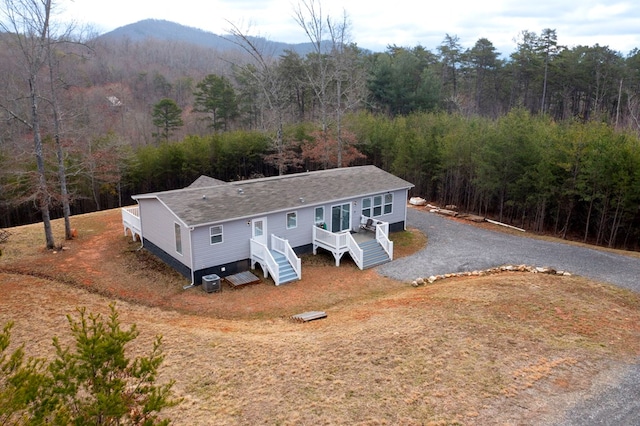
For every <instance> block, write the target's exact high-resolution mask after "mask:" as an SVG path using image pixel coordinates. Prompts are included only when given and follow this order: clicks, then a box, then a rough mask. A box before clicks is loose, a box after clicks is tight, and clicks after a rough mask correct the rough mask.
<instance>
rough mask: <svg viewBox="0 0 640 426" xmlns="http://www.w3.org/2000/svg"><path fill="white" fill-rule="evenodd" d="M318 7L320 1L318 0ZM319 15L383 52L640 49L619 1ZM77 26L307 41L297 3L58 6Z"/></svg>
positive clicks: (342, 1)
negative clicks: (158, 23) (529, 42)
mask: <svg viewBox="0 0 640 426" xmlns="http://www.w3.org/2000/svg"><path fill="white" fill-rule="evenodd" d="M316 1H317V0H316ZM320 3H321V5H322V12H323V14H324V15H325V16H331V17H332V18H334V19H335V20H341V19H342V13H343V11H346V12H347V14H348V17H349V19H350V23H351V30H352V39H353V41H354V42H356V43H357V44H358V45H359V46H361V47H364V48H369V49H372V50H384V49H385V48H386V46H388V45H392V44H396V45H399V46H407V47H412V46H416V45H418V44H421V45H422V46H424V47H426V48H428V49H430V50H432V51H435V49H436V48H437V46H438V45H440V44H441V43H442V40H443V39H444V37H445V35H446V34H450V35H452V36H453V35H457V36H458V37H459V38H460V42H461V44H462V46H463V47H464V48H468V47H472V46H473V44H475V42H476V41H477V40H478V39H479V38H482V37H484V38H487V39H489V40H490V41H491V42H492V43H493V44H494V46H496V48H497V50H498V51H500V52H502V53H503V54H504V55H508V54H509V53H511V51H513V49H514V48H515V42H514V39H515V38H516V37H517V35H518V34H519V33H520V32H521V31H523V30H528V31H533V32H536V33H538V34H539V33H540V32H541V31H542V30H543V29H545V28H552V29H556V31H557V35H558V42H559V43H560V44H562V45H567V46H570V47H571V46H575V45H579V44H581V45H593V44H595V43H598V44H600V45H603V46H606V45H608V46H609V47H610V48H612V49H614V50H619V51H621V52H623V53H627V52H628V51H630V50H631V49H632V48H634V47H640V31H639V30H638V29H639V28H640V2H635V1H634V2H631V1H616V0H565V1H562V2H558V1H557V0H536V1H535V2H523V1H522V0H497V1H478V0H457V1H455V2H439V3H436V2H424V1H423V2H416V1H414V0H391V1H390V0H384V1H382V0H368V1H367V0H350V1H346V0H323V1H322V0H321V1H320ZM60 4H61V5H62V6H64V7H65V8H66V9H67V11H68V14H67V15H66V17H73V18H74V19H75V20H76V21H79V22H88V23H94V24H96V26H97V27H98V29H99V30H102V31H110V30H112V29H115V28H117V27H119V26H123V25H126V24H130V23H133V22H137V21H139V20H142V19H147V18H154V19H166V20H170V21H174V22H178V23H180V24H183V25H189V26H192V27H196V28H201V29H203V30H206V31H211V32H214V33H218V34H219V33H223V32H225V30H227V29H229V28H230V24H229V22H232V23H234V24H236V25H238V26H239V27H240V28H242V29H243V30H248V31H250V32H251V33H252V34H255V35H261V36H264V37H267V38H269V39H271V40H274V41H285V42H294V43H295V42H306V41H308V40H307V38H306V35H305V34H304V32H303V31H302V29H301V28H300V27H299V25H298V24H297V23H296V22H295V20H294V18H293V15H294V7H295V6H296V5H297V4H298V2H297V0H208V1H206V2H202V1H196V0H181V1H180V2H175V1H168V0H153V1H152V0H126V1H125V0H110V1H109V2H96V1H95V0H61V2H60Z"/></svg>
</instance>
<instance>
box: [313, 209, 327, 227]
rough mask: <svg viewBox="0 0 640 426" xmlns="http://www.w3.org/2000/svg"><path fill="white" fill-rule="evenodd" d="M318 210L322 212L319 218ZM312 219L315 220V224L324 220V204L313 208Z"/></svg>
mask: <svg viewBox="0 0 640 426" xmlns="http://www.w3.org/2000/svg"><path fill="white" fill-rule="evenodd" d="M318 210H319V211H321V212H322V215H321V217H320V218H318ZM313 219H314V220H315V224H316V225H320V224H322V223H325V222H324V206H320V207H316V208H315V209H314V210H313Z"/></svg>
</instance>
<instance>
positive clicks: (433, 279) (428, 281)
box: [411, 265, 571, 287]
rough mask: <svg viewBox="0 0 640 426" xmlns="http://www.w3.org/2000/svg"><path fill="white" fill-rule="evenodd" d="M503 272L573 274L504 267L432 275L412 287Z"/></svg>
mask: <svg viewBox="0 0 640 426" xmlns="http://www.w3.org/2000/svg"><path fill="white" fill-rule="evenodd" d="M502 272H529V273H532V274H549V275H560V276H564V277H570V276H571V273H569V272H566V271H558V270H556V269H553V268H549V267H540V266H530V265H502V266H497V267H495V268H489V269H484V270H480V271H467V272H454V273H451V274H442V275H431V276H430V277H428V278H417V279H415V280H413V281H412V282H411V286H412V287H420V286H423V285H425V284H433V283H434V282H436V281H440V280H444V279H447V278H458V277H483V276H486V275H494V274H499V273H502Z"/></svg>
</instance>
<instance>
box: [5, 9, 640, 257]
mask: <svg viewBox="0 0 640 426" xmlns="http://www.w3.org/2000/svg"><path fill="white" fill-rule="evenodd" d="M2 5H3V6H2V7H1V8H0V16H2V19H0V118H1V119H2V126H1V127H0V227H10V226H15V225H19V224H23V223H28V222H40V221H42V222H43V225H44V235H45V240H46V245H47V247H50V248H52V247H54V246H55V245H56V242H55V241H54V240H53V235H51V230H50V224H49V222H50V220H51V219H53V218H58V217H64V218H65V224H66V228H67V231H68V233H67V236H68V237H70V235H71V233H70V228H71V222H72V220H73V217H72V216H73V214H78V213H85V212H90V211H95V210H100V209H107V208H115V207H118V206H123V205H130V204H132V200H131V198H130V197H131V195H133V194H138V193H143V192H152V191H161V190H168V189H175V188H181V187H184V186H186V185H189V184H190V183H191V182H192V181H193V180H195V179H196V178H197V177H198V176H200V175H202V174H204V175H208V176H211V177H214V178H217V179H221V180H225V181H230V180H240V179H247V178H252V177H260V176H272V175H277V174H286V173H295V172H299V171H304V170H316V169H325V168H332V167H346V166H352V165H362V164H374V165H376V166H378V167H381V168H383V169H385V170H387V171H390V172H392V173H394V174H396V175H398V176H400V177H402V178H404V179H406V180H408V181H410V182H412V183H413V184H414V185H415V188H414V189H413V190H412V195H417V196H421V197H424V198H426V199H428V200H429V201H432V202H434V203H440V204H454V205H456V206H458V208H459V209H460V210H463V211H468V212H472V213H476V214H479V215H483V216H487V217H491V218H494V219H496V220H499V221H502V222H505V223H509V224H513V225H515V226H518V227H522V228H525V229H527V230H529V231H532V232H537V233H548V234H553V235H556V236H559V237H562V238H570V239H574V240H579V241H584V242H587V243H592V244H598V245H603V246H608V247H616V248H625V249H631V250H639V249H640V139H639V136H640V50H638V49H634V50H633V51H631V52H625V53H622V52H617V51H614V50H612V49H610V48H609V47H607V46H600V45H598V44H596V45H593V46H571V47H568V46H562V45H560V44H559V43H558V35H557V34H556V31H555V30H553V29H542V30H541V31H540V32H539V33H536V32H533V31H529V30H523V31H522V32H521V33H520V34H519V36H518V39H517V41H516V43H515V47H514V50H513V52H511V53H510V54H508V55H504V54H503V53H502V52H498V51H496V49H495V47H494V46H493V44H492V43H491V41H490V40H487V39H486V38H479V39H478V40H477V42H476V43H475V44H474V45H473V46H471V47H467V48H465V47H463V46H462V45H461V44H460V41H459V39H458V37H457V36H455V35H449V34H445V35H444V37H443V41H442V43H441V44H440V45H439V46H437V47H436V48H435V49H434V50H433V51H431V50H429V49H427V48H425V47H423V46H395V45H390V46H388V47H387V49H386V50H385V51H384V52H370V51H366V50H363V49H360V48H359V47H358V45H357V43H356V42H355V41H353V40H351V39H350V38H349V29H350V21H349V18H348V17H347V16H346V15H345V16H340V17H337V18H334V17H330V16H323V15H322V14H320V13H319V12H318V11H319V10H321V8H319V7H317V6H318V5H319V0H300V1H299V2H298V3H297V4H296V5H295V6H293V17H294V18H293V19H295V20H296V23H297V24H298V25H299V27H300V31H301V34H304V35H305V36H306V37H307V38H308V41H309V42H310V43H311V46H312V47H313V48H312V50H311V51H310V52H309V53H307V54H305V55H301V54H298V53H296V52H295V51H293V50H290V51H285V53H284V54H281V55H274V54H273V53H272V52H270V51H269V49H268V44H266V43H263V42H262V41H263V40H262V39H260V38H256V37H251V35H250V34H249V33H248V32H247V31H246V30H244V29H242V28H240V27H236V26H234V25H233V24H230V29H229V35H228V38H229V40H231V41H232V42H233V44H234V46H236V49H232V50H221V51H218V50H215V49H206V48H203V47H199V46H196V45H191V44H186V43H179V42H167V41H160V40H157V39H153V38H149V39H146V40H141V41H132V40H130V39H127V38H121V39H116V40H114V39H102V38H101V37H99V36H97V35H95V34H91V33H90V32H87V31H85V29H83V28H79V27H76V26H74V25H71V24H68V25H65V24H62V23H57V22H56V20H55V18H56V16H55V13H54V12H55V8H54V7H53V6H55V1H53V0H47V1H46V2H36V1H33V0H13V1H5V2H4V3H3V4H2Z"/></svg>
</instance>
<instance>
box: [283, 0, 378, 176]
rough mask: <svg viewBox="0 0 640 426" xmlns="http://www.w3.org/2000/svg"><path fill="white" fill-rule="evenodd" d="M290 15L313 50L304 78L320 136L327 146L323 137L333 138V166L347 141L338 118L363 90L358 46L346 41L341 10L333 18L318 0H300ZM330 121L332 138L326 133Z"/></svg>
mask: <svg viewBox="0 0 640 426" xmlns="http://www.w3.org/2000/svg"><path fill="white" fill-rule="evenodd" d="M294 18H295V20H296V22H297V23H298V25H300V27H301V28H302V29H303V30H304V32H305V34H306V35H307V37H308V38H309V41H310V42H311V45H312V46H313V53H312V54H310V55H307V61H308V63H309V67H308V68H307V78H308V83H309V85H310V87H311V88H312V90H313V92H314V95H315V97H316V100H317V101H318V105H319V106H320V126H321V132H322V134H321V138H322V139H323V141H324V142H325V143H324V145H325V146H326V147H327V149H328V148H330V146H329V145H328V144H326V141H328V140H331V139H334V140H335V143H336V146H335V150H336V166H337V167H342V166H343V165H344V163H345V162H344V161H343V153H344V151H345V148H346V147H345V144H346V142H347V138H344V137H343V129H342V119H343V117H344V114H345V113H346V111H347V110H349V109H352V108H355V107H356V106H357V105H360V103H361V102H362V100H363V99H364V96H365V95H364V93H365V90H366V89H365V78H364V72H363V67H362V64H361V63H359V59H360V53H359V49H358V48H357V47H356V46H355V45H353V44H351V43H350V41H349V38H350V35H349V26H350V25H349V19H348V16H347V14H346V12H344V11H343V15H342V19H341V20H339V21H334V20H332V19H331V18H330V17H329V16H325V15H323V12H322V4H321V2H320V0H301V1H300V2H299V3H298V5H297V6H296V8H295V10H294ZM332 123H333V124H334V125H335V138H334V137H331V136H330V132H331V124H332Z"/></svg>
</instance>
